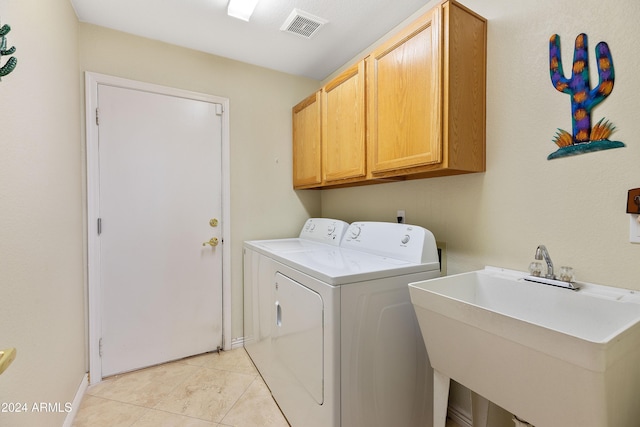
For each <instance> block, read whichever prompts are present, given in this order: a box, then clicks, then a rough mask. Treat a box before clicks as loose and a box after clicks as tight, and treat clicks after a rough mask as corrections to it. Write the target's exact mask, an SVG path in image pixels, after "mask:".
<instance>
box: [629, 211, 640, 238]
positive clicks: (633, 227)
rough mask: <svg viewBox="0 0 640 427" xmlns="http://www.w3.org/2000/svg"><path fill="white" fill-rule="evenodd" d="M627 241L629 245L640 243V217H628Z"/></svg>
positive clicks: (635, 215)
mask: <svg viewBox="0 0 640 427" xmlns="http://www.w3.org/2000/svg"><path fill="white" fill-rule="evenodd" d="M629 218H630V221H629V241H630V242H631V243H640V222H638V220H639V219H640V215H638V214H631V215H629Z"/></svg>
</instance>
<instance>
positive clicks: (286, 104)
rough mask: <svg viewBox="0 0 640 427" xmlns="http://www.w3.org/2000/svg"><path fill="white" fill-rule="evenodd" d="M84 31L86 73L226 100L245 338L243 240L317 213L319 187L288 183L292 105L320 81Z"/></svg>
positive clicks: (235, 272) (237, 308) (284, 230)
mask: <svg viewBox="0 0 640 427" xmlns="http://www.w3.org/2000/svg"><path fill="white" fill-rule="evenodd" d="M79 35H80V70H82V71H93V72H98V73H103V74H109V75H113V76H118V77H124V78H128V79H133V80H140V81H144V82H148V83H155V84H160V85H164V86H170V87H174V88H180V89H186V90H191V91H196V92H202V93H207V94H211V95H218V96H222V97H226V98H229V104H230V108H229V109H230V112H229V119H230V157H231V165H230V170H231V242H230V244H231V280H232V294H231V298H232V337H231V338H232V339H233V338H239V337H242V335H243V331H242V313H243V312H242V300H243V296H242V242H243V241H244V240H250V239H257V238H269V237H278V236H289V235H292V234H295V233H297V232H298V231H299V230H300V227H301V226H302V224H303V223H304V220H305V219H306V218H308V217H309V216H317V215H319V213H320V197H319V194H318V192H313V191H311V192H304V191H302V192H294V191H293V189H292V184H291V170H292V166H291V156H292V154H291V107H292V106H293V105H294V104H296V103H297V102H298V101H300V100H301V99H302V98H304V97H305V96H306V95H307V94H308V93H309V92H311V91H312V90H314V89H315V87H316V86H317V85H318V82H317V81H315V80H310V79H306V78H300V77H294V76H291V75H288V74H284V73H280V72H276V71H272V70H268V69H265V68H260V67H255V66H251V65H247V64H244V63H241V62H237V61H233V60H230V59H225V58H221V57H216V56H213V55H209V54H205V53H202V52H197V51H194V50H189V49H185V48H181V47H178V46H173V45H169V44H166V43H161V42H157V41H152V40H149V39H145V38H141V37H136V36H132V35H129V34H125V33H122V32H118V31H113V30H109V29H106V28H103V27H98V26H95V25H89V24H80V29H79ZM225 244H226V243H225Z"/></svg>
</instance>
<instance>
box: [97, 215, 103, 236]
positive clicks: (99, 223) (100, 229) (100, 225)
mask: <svg viewBox="0 0 640 427" xmlns="http://www.w3.org/2000/svg"><path fill="white" fill-rule="evenodd" d="M101 234H102V218H98V236H99V235H101Z"/></svg>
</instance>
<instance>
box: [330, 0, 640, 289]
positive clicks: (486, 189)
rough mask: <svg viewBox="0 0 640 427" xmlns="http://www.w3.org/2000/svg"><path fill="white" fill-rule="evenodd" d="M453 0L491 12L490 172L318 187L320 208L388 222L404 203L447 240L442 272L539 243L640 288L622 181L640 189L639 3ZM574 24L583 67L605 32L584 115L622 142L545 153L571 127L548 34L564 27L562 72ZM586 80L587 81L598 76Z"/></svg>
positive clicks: (605, 278)
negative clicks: (607, 74) (592, 97)
mask: <svg viewBox="0 0 640 427" xmlns="http://www.w3.org/2000/svg"><path fill="white" fill-rule="evenodd" d="M462 3H463V4H465V5H466V6H468V7H470V8H471V9H473V10H474V11H476V12H478V13H480V14H481V15H483V16H484V17H486V18H487V19H488V21H489V23H488V55H487V63H488V66H487V74H488V77H487V172H486V173H481V174H473V175H465V176H457V177H444V178H434V179H426V180H417V181H408V182H402V183H392V184H381V185H373V186H368V187H355V188H349V189H337V190H323V191H322V214H323V215H324V216H329V217H338V218H342V219H344V220H346V221H353V220H384V221H393V220H394V217H395V214H396V210H397V209H404V210H406V215H407V221H408V222H410V223H414V224H418V225H422V226H424V227H427V228H429V229H430V230H431V231H433V233H434V234H435V236H436V238H437V239H438V240H442V241H445V242H446V243H447V248H448V269H449V273H450V274H451V273H459V272H464V271H469V270H473V269H479V268H483V266H485V265H495V266H500V267H506V268H512V269H518V270H526V269H527V266H528V265H529V262H530V261H532V260H533V256H534V253H535V249H536V247H537V245H538V244H541V243H542V244H545V245H546V246H547V248H548V249H549V252H550V253H551V256H552V259H553V261H554V262H555V264H556V265H558V266H560V265H570V266H572V267H574V269H575V272H576V276H577V278H578V279H579V280H583V281H589V282H593V283H600V284H605V285H612V286H620V287H626V288H632V289H640V279H639V278H638V277H639V276H638V274H639V273H640V263H639V261H638V260H639V259H640V245H639V244H631V243H629V215H627V214H626V213H625V207H626V197H627V191H628V190H629V189H630V188H637V187H640V173H639V171H640V166H639V163H638V162H639V160H640V144H639V143H638V141H636V139H637V137H636V133H637V132H638V133H640V121H638V119H637V110H638V94H640V79H638V78H637V76H636V77H634V74H638V70H639V69H640V57H639V56H638V51H637V50H638V49H637V46H638V43H639V42H640V40H639V39H640V34H639V33H638V31H636V30H634V28H635V26H636V23H637V21H638V20H640V3H638V2H637V1H635V0H624V1H620V2H616V4H615V7H614V6H613V5H612V6H606V5H604V4H603V3H602V2H601V1H598V0H582V1H575V0H572V1H566V0H565V1H560V2H559V1H557V0H542V1H535V2H517V4H516V3H514V2H512V1H510V0H462ZM431 4H433V3H431ZM581 32H584V33H586V34H587V35H588V37H589V53H590V57H591V65H592V70H591V71H592V72H595V61H594V56H595V55H594V49H595V46H596V44H597V43H598V42H600V41H606V42H607V43H608V44H609V47H610V49H611V51H612V54H613V62H614V65H615V73H616V81H615V88H614V90H613V93H612V94H611V95H610V96H609V97H608V98H607V99H605V101H604V102H603V103H602V104H600V105H599V106H598V107H596V108H595V110H594V112H593V119H594V122H595V121H597V120H599V119H600V118H601V117H606V118H607V119H609V120H610V121H612V122H613V123H614V124H615V126H616V127H617V131H616V132H615V133H614V134H613V137H612V139H614V140H618V141H622V142H624V143H625V144H626V145H627V147H625V148H621V149H614V150H608V151H600V152H596V153H590V154H584V155H580V156H575V157H569V158H563V159H556V160H552V161H548V160H546V158H547V155H548V154H550V153H551V152H553V151H555V150H556V149H557V147H556V146H555V144H553V142H552V138H553V136H554V134H555V132H556V128H562V129H565V130H568V131H569V132H571V110H570V101H569V96H568V95H566V94H562V93H560V92H557V91H556V90H555V89H554V88H553V87H552V85H551V81H550V78H549V71H548V69H549V59H548V54H549V48H548V40H549V37H550V36H551V35H552V34H554V33H557V34H559V35H560V36H561V38H562V58H563V61H564V69H565V71H566V72H567V74H568V73H569V72H570V70H571V64H572V58H573V43H574V40H575V37H576V36H577V35H578V34H579V33H581ZM591 80H592V86H593V87H595V85H596V84H597V82H598V79H597V74H596V75H595V76H593V75H592V77H591Z"/></svg>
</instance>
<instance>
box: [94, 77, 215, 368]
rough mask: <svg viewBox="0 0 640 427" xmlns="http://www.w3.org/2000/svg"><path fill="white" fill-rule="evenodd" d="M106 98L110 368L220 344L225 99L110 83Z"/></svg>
mask: <svg viewBox="0 0 640 427" xmlns="http://www.w3.org/2000/svg"><path fill="white" fill-rule="evenodd" d="M97 98H98V110H99V114H98V118H99V124H98V126H97V129H98V130H97V132H98V140H99V217H100V223H101V230H100V234H99V238H98V239H99V252H100V253H99V258H100V259H99V265H100V268H99V270H100V273H99V274H100V277H99V280H100V300H101V310H100V311H101V315H102V318H101V340H100V355H101V373H102V376H108V375H112V374H116V373H120V372H125V371H130V370H133V369H138V368H142V367H146V366H151V365H154V364H158V363H162V362H166V361H169V360H175V359H178V358H182V357H186V356H190V355H194V354H199V353H203V352H207V351H211V350H215V349H216V348H218V347H220V346H222V249H221V244H222V224H221V222H222V206H221V188H222V187H221V177H222V174H221V139H222V119H221V117H222V108H221V107H222V106H221V105H220V104H216V103H213V102H207V101H202V100H196V99H188V98H185V97H180V96H170V95H166V94H160V93H153V92H148V91H143V90H134V89H130V88H123V87H117V86H112V85H103V84H99V85H98V87H97ZM210 220H217V221H218V224H217V225H215V226H212V225H211V224H210ZM211 238H217V239H218V241H219V242H220V245H219V246H211V245H208V244H207V245H205V246H203V242H205V241H209V240H210V239H211Z"/></svg>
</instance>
